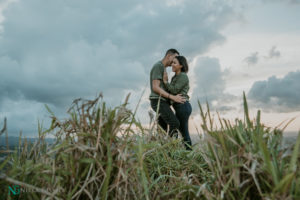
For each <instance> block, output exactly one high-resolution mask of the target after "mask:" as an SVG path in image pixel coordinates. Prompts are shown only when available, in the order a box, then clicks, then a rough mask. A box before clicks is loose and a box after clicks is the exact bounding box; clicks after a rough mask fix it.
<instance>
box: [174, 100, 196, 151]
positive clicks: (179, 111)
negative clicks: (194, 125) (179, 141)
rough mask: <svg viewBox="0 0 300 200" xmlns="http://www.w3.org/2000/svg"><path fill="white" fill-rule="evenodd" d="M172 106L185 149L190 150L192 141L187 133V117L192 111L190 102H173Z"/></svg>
mask: <svg viewBox="0 0 300 200" xmlns="http://www.w3.org/2000/svg"><path fill="white" fill-rule="evenodd" d="M173 108H174V109H175V112H176V117H177V119H178V120H179V122H180V126H179V130H180V132H181V135H182V137H183V142H184V145H185V148H186V149H187V150H192V141H191V138H190V133H189V117H190V115H191V113H192V106H191V104H190V103H189V102H188V101H186V102H185V103H183V104H181V103H173Z"/></svg>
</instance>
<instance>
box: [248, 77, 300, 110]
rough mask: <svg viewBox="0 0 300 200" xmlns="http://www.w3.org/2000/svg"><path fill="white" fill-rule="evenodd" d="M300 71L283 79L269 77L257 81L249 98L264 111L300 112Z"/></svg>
mask: <svg viewBox="0 0 300 200" xmlns="http://www.w3.org/2000/svg"><path fill="white" fill-rule="evenodd" d="M299 91H300V71H295V72H290V73H288V74H287V75H286V76H284V77H283V78H277V77H275V76H272V77H269V78H268V80H266V81H256V82H255V83H254V84H253V85H252V88H251V89H250V91H249V94H248V97H249V98H250V99H251V100H253V101H254V102H256V105H257V106H258V107H259V106H262V107H263V108H264V109H266V110H267V109H268V110H273V111H278V112H295V111H300V93H299Z"/></svg>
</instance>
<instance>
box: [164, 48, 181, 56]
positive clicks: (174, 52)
mask: <svg viewBox="0 0 300 200" xmlns="http://www.w3.org/2000/svg"><path fill="white" fill-rule="evenodd" d="M176 53H177V54H178V55H180V54H179V52H178V51H177V50H176V49H169V50H168V51H167V52H166V55H165V56H167V55H168V54H176Z"/></svg>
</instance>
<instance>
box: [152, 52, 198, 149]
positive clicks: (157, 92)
mask: <svg viewBox="0 0 300 200" xmlns="http://www.w3.org/2000/svg"><path fill="white" fill-rule="evenodd" d="M169 66H172V71H173V72H175V75H174V76H173V77H172V80H171V82H170V83H169V82H168V76H167V72H166V68H167V67H169ZM188 69H189V66H188V63H187V61H186V58H185V57H184V56H180V55H179V52H178V51H177V50H176V49H169V50H168V51H167V52H166V54H165V56H164V58H163V59H162V60H161V61H158V62H157V63H155V64H154V66H153V67H152V70H151V73H150V87H151V94H150V97H149V99H150V102H151V107H152V109H153V110H154V111H155V112H157V111H158V114H159V117H158V124H159V126H160V127H161V128H162V129H163V130H165V131H166V132H168V126H169V132H168V134H169V135H170V136H171V137H176V138H177V136H178V132H180V133H181V135H182V137H183V142H184V145H185V148H186V149H187V150H192V141H191V138H190V134H189V129H188V121H189V117H190V115H191V112H192V107H191V104H190V103H189V96H188V95H187V93H188V91H189V78H188V76H187V74H186V73H187V72H188ZM171 105H172V107H173V108H174V110H175V114H174V112H173V110H172V109H171Z"/></svg>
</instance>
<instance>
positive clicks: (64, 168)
mask: <svg viewBox="0 0 300 200" xmlns="http://www.w3.org/2000/svg"><path fill="white" fill-rule="evenodd" d="M128 99H129V95H128V96H127V98H126V100H125V102H124V103H123V104H122V105H120V106H118V107H115V108H108V107H107V106H106V104H105V102H104V101H103V97H102V95H101V94H100V95H99V96H98V97H97V98H96V99H95V100H82V99H77V100H75V101H74V102H73V105H72V107H71V108H70V109H69V111H68V113H69V118H68V119H65V120H59V119H57V117H55V115H54V113H52V111H51V110H50V109H49V108H48V107H47V109H48V111H49V113H50V114H51V118H52V123H51V126H50V127H49V129H47V130H43V128H42V127H41V126H40V125H39V131H38V132H39V134H38V135H39V139H38V140H37V141H36V142H35V143H33V144H29V143H26V142H25V143H24V145H21V142H20V144H19V146H18V147H16V149H15V150H14V151H13V152H10V154H9V156H7V157H6V159H5V160H4V161H2V163H1V164H0V186H1V187H0V194H1V198H2V199H16V198H19V199H299V198H300V176H299V170H298V165H299V145H300V134H299V136H298V138H297V141H296V143H295V144H294V145H293V146H292V147H284V146H283V144H282V139H283V136H282V134H283V131H282V130H279V129H276V128H274V129H271V128H268V127H265V126H264V125H263V124H262V123H261V122H260V117H261V113H260V111H258V112H257V116H256V118H255V119H250V118H249V112H248V105H247V100H246V97H245V95H244V99H243V100H244V113H245V115H244V119H236V120H235V122H234V123H231V122H230V121H228V120H226V119H221V118H220V117H219V119H218V123H219V124H220V128H216V122H215V119H213V118H212V116H211V114H210V110H209V106H208V104H207V106H206V111H204V108H203V107H202V106H201V104H200V102H199V107H200V114H201V117H202V121H201V122H200V123H201V126H202V129H203V132H205V134H206V135H207V136H208V137H207V139H205V140H202V141H201V142H200V143H199V144H196V145H194V147H193V151H191V152H189V151H186V150H185V148H184V146H183V144H182V142H181V141H180V140H179V139H172V138H169V137H168V135H167V134H166V133H164V132H162V133H160V132H159V133H158V132H156V129H154V128H153V126H154V125H155V124H154V123H153V124H152V125H151V126H150V128H144V127H143V126H141V124H140V123H139V122H138V120H136V119H135V112H136V111H135V112H132V111H131V110H128V109H127V108H126V106H127V104H128ZM132 125H134V126H135V127H137V130H136V129H135V128H133V126H132ZM48 135H52V136H54V137H55V139H56V140H55V142H54V144H48V143H46V142H45V137H46V136H48ZM20 137H21V136H20ZM290 148H292V151H290ZM12 185H18V186H20V188H21V189H22V190H21V192H20V193H19V194H16V195H14V194H12V193H11V191H10V189H9V186H12ZM25 189H26V190H25Z"/></svg>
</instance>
